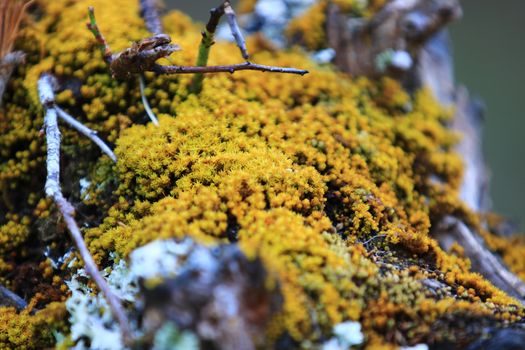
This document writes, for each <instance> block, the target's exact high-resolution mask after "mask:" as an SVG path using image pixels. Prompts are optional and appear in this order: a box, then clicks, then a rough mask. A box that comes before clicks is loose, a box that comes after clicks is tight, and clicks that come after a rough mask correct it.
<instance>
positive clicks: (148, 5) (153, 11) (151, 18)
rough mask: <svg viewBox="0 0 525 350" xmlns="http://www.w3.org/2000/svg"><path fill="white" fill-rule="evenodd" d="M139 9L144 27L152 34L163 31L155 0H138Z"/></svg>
mask: <svg viewBox="0 0 525 350" xmlns="http://www.w3.org/2000/svg"><path fill="white" fill-rule="evenodd" d="M140 9H141V11H140V13H141V15H142V18H144V22H145V23H146V28H148V30H149V31H150V32H152V33H153V34H161V33H163V30H162V23H161V21H160V16H159V9H158V4H157V1H155V0H140Z"/></svg>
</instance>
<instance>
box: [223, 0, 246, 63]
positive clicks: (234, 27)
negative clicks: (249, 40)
mask: <svg viewBox="0 0 525 350" xmlns="http://www.w3.org/2000/svg"><path fill="white" fill-rule="evenodd" d="M224 14H225V15H226V20H227V21H228V25H229V26H230V30H231V32H232V35H233V38H234V39H235V42H236V43H237V46H238V47H239V50H241V55H242V57H243V58H244V59H245V60H247V59H248V58H250V55H249V54H248V49H247V48H246V40H244V36H243V35H242V32H241V29H240V28H239V24H238V23H237V16H236V15H235V11H233V8H232V6H231V3H230V1H228V0H227V1H225V2H224Z"/></svg>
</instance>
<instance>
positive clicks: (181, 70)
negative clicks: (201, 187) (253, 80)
mask: <svg viewBox="0 0 525 350" xmlns="http://www.w3.org/2000/svg"><path fill="white" fill-rule="evenodd" d="M241 70H255V71H260V72H269V73H287V74H298V75H305V74H308V71H307V70H304V69H297V68H291V67H274V66H265V65H262V64H256V63H252V62H244V63H238V64H230V65H224V66H206V67H199V66H193V67H192V66H161V65H158V64H156V65H155V66H153V68H152V72H155V73H157V74H191V73H202V74H207V73H235V72H237V71H241Z"/></svg>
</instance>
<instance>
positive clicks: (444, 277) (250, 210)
mask: <svg viewBox="0 0 525 350" xmlns="http://www.w3.org/2000/svg"><path fill="white" fill-rule="evenodd" d="M379 3H380V1H375V2H370V3H369V6H372V7H370V9H372V8H376V7H379V5H378V4H379ZM88 5H92V6H94V7H95V8H96V11H97V19H98V22H99V26H100V28H101V30H102V31H103V32H104V34H105V36H106V38H107V39H108V41H109V44H110V45H111V46H112V48H113V49H114V50H115V51H118V50H121V49H123V48H125V47H127V46H128V45H129V43H130V41H133V40H137V39H140V38H142V37H145V36H147V35H148V33H147V31H146V30H145V26H144V24H143V22H142V20H141V19H140V17H139V9H138V2H137V1H125V0H116V1H113V2H107V1H102V0H91V1H86V0H79V1H75V2H71V1H66V0H60V1H52V2H44V1H41V2H40V3H39V9H40V12H41V13H42V18H41V19H39V20H38V21H36V22H35V23H34V24H33V25H31V26H29V27H27V28H25V29H24V30H23V31H22V33H21V39H20V40H19V41H18V44H17V45H18V47H19V49H22V50H24V51H25V52H26V53H27V64H26V65H25V66H23V67H20V68H19V69H18V71H17V72H16V74H15V75H14V78H13V80H12V81H11V83H10V86H9V89H8V90H7V93H6V96H4V101H5V110H4V111H3V112H0V131H1V132H0V190H1V191H2V200H1V201H0V212H6V213H8V214H6V215H0V223H1V226H0V253H1V258H2V259H3V260H4V261H5V262H6V263H5V268H4V264H3V265H2V271H3V274H2V276H3V278H4V279H9V277H7V272H8V271H12V270H13V268H14V264H16V263H17V261H20V259H27V260H37V261H39V262H42V261H45V259H46V258H45V257H44V255H43V253H42V251H43V248H44V247H45V246H46V245H48V244H50V245H51V246H52V247H54V249H56V250H57V251H58V252H59V251H60V250H61V249H63V248H64V245H67V244H69V243H68V242H67V240H66V239H65V237H66V232H65V230H64V227H63V224H62V223H61V221H60V219H58V217H57V216H56V214H55V215H53V213H54V212H55V210H54V207H53V206H52V205H50V203H49V201H46V200H44V199H43V196H44V194H43V183H44V171H45V165H44V142H43V140H42V138H40V136H39V129H40V127H41V125H42V109H41V107H40V104H39V103H38V99H37V91H36V82H37V79H38V77H39V75H40V73H42V72H44V71H50V72H51V73H53V74H55V75H56V76H58V77H59V79H60V82H61V84H62V87H63V91H61V93H60V94H59V95H58V102H59V103H60V104H61V105H62V106H63V107H64V108H65V109H67V110H70V111H71V112H72V114H74V115H75V116H76V117H78V118H79V119H80V120H81V121H82V122H84V123H86V124H87V125H88V126H89V127H91V128H93V129H95V130H97V131H99V132H100V135H101V136H102V137H104V138H105V139H107V140H109V141H110V142H112V143H114V144H115V145H116V149H115V152H116V154H117V156H118V159H119V161H118V163H117V164H116V165H115V166H114V167H113V166H112V165H110V163H109V162H108V160H107V159H106V158H105V157H104V156H101V155H100V154H99V152H98V150H97V149H96V148H94V147H93V146H91V145H90V144H89V143H88V142H87V141H85V140H83V139H81V138H80V137H78V136H77V134H76V133H74V132H70V131H68V130H67V129H64V131H63V136H64V139H63V154H64V160H63V164H64V168H63V173H62V177H63V178H64V189H65V193H66V194H67V195H68V196H69V197H71V198H72V200H73V202H74V203H75V205H76V207H77V210H78V213H79V215H77V219H79V220H80V222H81V223H82V224H85V227H86V228H85V229H84V233H85V235H86V238H87V240H88V244H89V248H90V250H91V252H92V253H93V255H94V257H95V259H96V260H97V262H98V263H99V264H101V265H102V266H103V264H107V263H108V261H110V260H108V258H109V256H108V254H109V252H116V253H117V254H118V255H119V256H121V257H123V258H127V257H128V256H129V254H130V253H131V252H132V251H133V250H134V249H136V248H138V247H140V246H143V245H145V244H146V243H149V242H151V241H154V240H158V239H167V238H174V237H176V238H182V237H185V236H189V237H191V238H192V239H194V240H196V241H197V242H200V243H203V244H213V243H221V242H227V241H231V242H237V244H238V245H239V247H240V248H241V249H242V251H243V252H244V253H245V254H246V255H247V256H248V257H255V256H258V257H260V258H261V259H262V261H263V262H264V264H265V266H266V268H267V269H268V271H269V272H270V273H271V274H272V276H274V277H276V278H277V279H278V280H279V281H280V284H281V290H282V293H283V296H284V306H283V311H282V314H281V315H280V316H279V317H276V318H275V320H274V321H273V322H272V323H271V325H270V326H269V328H268V331H267V333H268V339H269V341H271V340H277V339H279V337H282V336H283V334H288V335H290V336H291V338H292V339H293V341H294V342H295V344H297V343H301V342H303V346H307V345H308V344H312V342H313V343H316V344H318V343H319V342H321V341H322V340H323V339H327V338H328V337H330V335H331V334H332V329H333V327H334V325H336V324H339V323H341V322H345V321H348V320H352V321H359V322H360V323H361V325H362V330H363V333H364V334H365V344H366V346H368V347H370V348H373V347H374V346H379V345H382V346H397V345H415V344H418V343H421V342H424V343H430V342H439V341H449V340H453V339H456V337H457V334H458V332H461V331H462V328H461V327H457V326H456V325H457V324H458V322H462V321H463V320H472V319H475V320H480V321H479V322H486V323H487V324H500V323H504V322H515V321H518V320H521V319H522V317H523V309H522V307H521V306H520V304H519V303H518V302H517V301H516V300H514V299H512V298H510V297H509V296H507V295H506V294H505V293H503V292H502V291H500V290H498V289H496V288H495V287H494V286H492V285H491V284H490V283H489V282H488V281H486V280H485V279H483V278H482V277H481V276H479V275H477V274H474V273H472V272H470V265H469V262H468V261H466V260H465V259H463V258H461V257H460V256H457V255H455V254H449V253H446V252H444V251H442V250H441V249H440V247H439V245H438V243H437V242H436V241H435V240H434V239H433V238H432V237H431V236H430V235H429V228H430V225H431V222H432V220H433V218H436V217H440V216H442V215H446V214H450V213H455V212H457V211H458V210H459V209H460V208H463V206H462V204H461V202H460V201H459V195H458V192H459V186H460V182H461V177H462V164H461V160H460V158H459V157H458V156H457V155H456V154H455V153H454V151H453V148H454V145H455V143H456V142H457V140H458V136H457V135H455V134H454V133H452V132H451V131H450V130H449V129H448V128H447V126H446V124H447V122H448V121H449V120H450V118H451V115H452V113H451V111H450V110H447V109H445V108H443V107H442V106H440V105H439V104H438V103H437V102H436V101H435V100H434V99H433V98H432V96H431V94H430V93H429V92H428V91H419V92H417V93H415V95H414V96H410V95H408V94H407V93H406V92H405V91H403V89H402V88H401V86H400V85H399V84H398V83H397V82H395V81H393V80H390V79H382V80H380V81H371V80H368V79H351V78H350V77H348V76H346V75H343V74H341V73H338V72H336V71H335V70H333V69H331V68H330V67H326V66H318V65H316V64H315V63H314V62H312V61H311V60H310V59H309V58H308V56H307V55H305V54H304V53H303V52H301V51H300V50H298V49H297V50H289V51H267V50H265V45H264V43H263V42H261V41H258V40H250V41H249V44H250V51H251V52H252V58H253V60H254V61H257V62H260V63H263V64H272V65H280V66H294V67H301V68H304V69H308V70H309V71H310V74H308V75H306V76H304V77H296V76H288V75H269V74H262V73H257V72H239V73H236V74H235V75H223V74H217V75H213V76H208V77H206V78H205V80H204V86H203V90H202V92H201V93H200V94H199V95H193V94H191V93H190V92H189V86H190V84H191V80H192V77H191V76H189V75H172V76H160V77H159V76H155V75H154V74H152V73H147V74H146V80H147V89H146V95H147V97H148V99H149V101H150V104H151V105H152V106H153V108H154V111H155V112H156V113H157V115H158V116H159V121H160V126H159V127H156V126H154V125H152V124H147V125H143V124H145V123H146V118H145V116H144V111H143V107H142V105H141V102H140V94H139V89H138V84H137V83H136V82H135V81H133V80H132V81H125V82H123V81H118V80H115V79H113V78H112V77H111V76H110V74H109V72H108V68H107V66H106V65H105V63H104V61H103V60H102V57H101V54H100V52H99V50H97V49H96V47H95V43H94V42H93V38H92V37H91V34H90V33H89V31H87V30H86V29H85V24H84V22H85V21H86V13H87V12H86V9H87V6H88ZM370 11H372V10H370ZM164 23H165V29H166V31H167V32H168V34H170V35H171V37H172V39H173V40H174V42H176V43H178V44H179V45H181V47H182V48H183V51H181V52H177V53H175V54H174V55H172V56H171V57H170V60H171V61H172V62H173V63H174V64H184V65H191V64H192V63H193V62H194V61H195V55H196V49H197V45H198V43H199V39H200V33H199V27H198V26H196V25H194V24H192V22H191V21H190V20H189V19H188V18H187V17H186V16H184V15H183V14H181V13H179V12H173V13H170V14H168V15H167V16H166V18H165V21H164ZM315 23H316V24H315V26H314V28H315V29H319V28H318V26H319V25H320V22H319V21H317V19H316V22H315ZM310 25H311V24H310ZM314 39H315V40H312V43H314V46H316V47H317V46H318V44H317V42H318V41H319V40H318V38H314ZM236 50H237V49H236V48H235V46H234V45H233V44H228V43H217V44H216V45H214V47H213V50H212V53H211V57H210V62H209V63H210V64H219V63H221V64H228V63H234V62H236V61H237V59H236V58H235V57H233V55H232V54H231V53H232V52H236ZM73 112H74V113H73ZM84 178H86V179H87V180H88V181H89V184H90V186H89V188H87V189H83V190H82V195H81V193H80V185H79V181H80V179H84ZM507 244H508V243H507V242H505V243H491V244H490V245H491V247H493V248H494V249H498V248H497V247H500V248H499V249H501V250H502V251H504V253H503V255H504V256H505V261H506V262H508V263H509V264H510V265H511V266H514V268H516V269H517V270H519V271H523V267H521V266H520V265H519V262H518V260H519V259H518V256H517V255H516V254H517V253H513V250H512V249H511V248H510V246H509V245H507ZM23 246H33V247H34V246H37V247H39V248H40V249H41V253H40V254H39V253H35V250H34V249H32V250H30V251H29V250H27V251H26V250H24V249H22V248H21V247H23ZM502 247H505V248H502ZM15 248H16V249H17V251H16V252H11V250H12V249H15ZM36 251H38V250H36ZM11 254H13V255H14V256H12V255H11ZM48 273H49V274H51V275H54V276H56V278H57V279H58V282H57V284H60V283H62V284H63V279H64V273H62V272H60V271H55V270H51V271H48ZM521 276H523V274H521ZM63 294H64V295H66V294H67V290H65V289H64V290H63ZM31 296H32V295H30V297H31ZM51 307H56V306H55V304H49V305H47V306H46V308H45V309H44V311H45V310H47V309H48V308H51ZM62 307H63V305H62ZM57 308H58V307H57ZM41 312H43V311H41ZM0 314H1V315H2V317H3V318H4V320H5V322H2V325H4V329H3V330H0V334H1V342H3V345H4V346H5V347H18V346H20V347H21V348H23V347H25V348H39V347H41V346H42V347H43V346H44V345H45V346H50V345H52V343H53V339H52V336H51V329H52V328H53V327H57V325H60V322H58V321H59V319H56V318H55V319H53V318H52V319H50V321H46V322H44V321H43V320H42V318H40V317H39V316H38V315H39V314H40V312H39V313H36V314H35V315H32V314H30V313H28V312H26V311H22V312H16V311H15V310H14V309H10V308H0ZM62 319H63V318H62ZM7 324H9V325H10V326H9V327H8V328H5V327H6V325H7ZM35 325H38V327H36V326H35ZM31 327H33V328H31ZM41 332H43V333H41ZM17 334H22V335H20V336H17ZM42 334H44V335H42ZM470 336H475V334H474V333H472V334H470Z"/></svg>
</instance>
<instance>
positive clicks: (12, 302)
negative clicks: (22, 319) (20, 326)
mask: <svg viewBox="0 0 525 350" xmlns="http://www.w3.org/2000/svg"><path fill="white" fill-rule="evenodd" d="M0 306H2V307H5V306H13V307H15V308H16V309H17V310H18V311H20V310H23V309H25V308H26V307H27V302H26V301H25V300H24V299H22V298H21V297H19V296H18V295H16V294H15V293H13V292H12V291H10V290H9V289H7V288H6V287H4V286H2V285H0Z"/></svg>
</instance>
